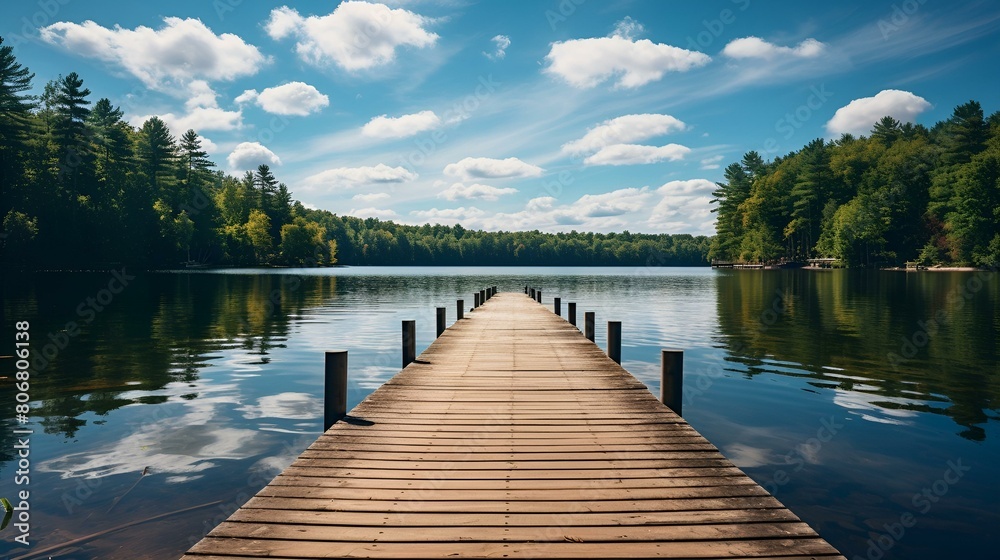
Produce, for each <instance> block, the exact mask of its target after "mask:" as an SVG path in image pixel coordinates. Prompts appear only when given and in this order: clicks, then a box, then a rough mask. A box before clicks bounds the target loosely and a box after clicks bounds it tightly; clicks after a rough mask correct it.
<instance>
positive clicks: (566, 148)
mask: <svg viewBox="0 0 1000 560" xmlns="http://www.w3.org/2000/svg"><path fill="white" fill-rule="evenodd" d="M686 128H687V126H686V125H685V124H684V123H683V122H681V121H680V120H679V119H677V118H674V117H672V116H670V115H661V114H656V113H643V114H637V115H623V116H621V117H616V118H613V119H609V120H606V121H604V122H602V123H601V124H599V125H597V126H595V127H593V128H591V129H589V130H587V133H586V134H584V135H583V138H580V139H579V140H574V141H572V142H568V143H566V144H563V146H562V151H563V153H566V154H572V155H580V154H584V153H591V152H596V151H597V150H600V149H601V148H604V147H607V146H610V145H612V144H623V143H629V142H638V141H641V140H646V139H649V138H653V137H655V136H662V135H664V134H670V133H671V132H677V131H682V130H684V129H686Z"/></svg>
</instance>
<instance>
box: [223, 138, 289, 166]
mask: <svg viewBox="0 0 1000 560" xmlns="http://www.w3.org/2000/svg"><path fill="white" fill-rule="evenodd" d="M226 161H227V162H229V167H230V168H231V169H235V170H238V171H246V170H248V169H256V168H257V166H259V165H261V164H264V165H281V159H280V158H278V156H277V155H275V153H274V152H272V151H271V150H269V149H267V148H266V147H265V146H264V145H262V144H261V143H260V142H242V143H240V144H239V145H237V146H236V148H235V149H234V150H233V152H232V153H231V154H229V157H228V158H226Z"/></svg>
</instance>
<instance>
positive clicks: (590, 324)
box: [583, 311, 595, 342]
mask: <svg viewBox="0 0 1000 560" xmlns="http://www.w3.org/2000/svg"><path fill="white" fill-rule="evenodd" d="M594 321H595V314H594V312H593V311H587V312H585V313H584V314H583V332H584V334H585V335H587V340H589V341H591V342H593V341H594V330H595V329H594Z"/></svg>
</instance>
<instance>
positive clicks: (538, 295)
mask: <svg viewBox="0 0 1000 560" xmlns="http://www.w3.org/2000/svg"><path fill="white" fill-rule="evenodd" d="M535 296H537V297H536V298H535V299H536V300H537V301H538V303H542V291H541V290H536V291H535Z"/></svg>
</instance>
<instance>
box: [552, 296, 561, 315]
mask: <svg viewBox="0 0 1000 560" xmlns="http://www.w3.org/2000/svg"><path fill="white" fill-rule="evenodd" d="M552 312H553V313H555V314H556V315H558V316H560V317H562V298H553V300H552Z"/></svg>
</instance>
